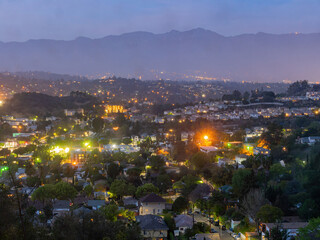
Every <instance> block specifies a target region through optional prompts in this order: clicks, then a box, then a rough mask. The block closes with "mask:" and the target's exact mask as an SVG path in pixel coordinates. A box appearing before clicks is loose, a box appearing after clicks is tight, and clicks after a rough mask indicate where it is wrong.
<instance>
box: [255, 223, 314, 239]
mask: <svg viewBox="0 0 320 240" xmlns="http://www.w3.org/2000/svg"><path fill="white" fill-rule="evenodd" d="M277 224H278V223H261V224H260V226H259V229H260V231H261V233H262V240H264V239H267V238H266V237H265V236H266V235H267V233H269V234H270V231H271V229H272V228H274V227H276V226H277ZM307 225H308V222H282V223H280V224H279V227H280V229H284V230H286V231H287V232H288V238H287V240H289V239H292V238H295V237H296V236H297V235H298V233H299V228H304V227H306V226H307Z"/></svg>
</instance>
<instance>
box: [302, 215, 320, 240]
mask: <svg viewBox="0 0 320 240" xmlns="http://www.w3.org/2000/svg"><path fill="white" fill-rule="evenodd" d="M319 226H320V217H318V218H313V219H311V220H310V221H309V223H308V225H307V226H306V227H304V228H300V229H299V239H300V240H316V239H320V228H319Z"/></svg>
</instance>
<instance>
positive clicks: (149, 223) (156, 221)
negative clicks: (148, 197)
mask: <svg viewBox="0 0 320 240" xmlns="http://www.w3.org/2000/svg"><path fill="white" fill-rule="evenodd" d="M136 220H137V222H138V223H139V226H140V228H141V234H142V236H143V237H144V239H152V240H166V239H167V236H168V230H169V228H168V226H167V224H166V223H165V221H164V220H163V218H162V217H160V216H156V215H151V214H147V215H140V216H136Z"/></svg>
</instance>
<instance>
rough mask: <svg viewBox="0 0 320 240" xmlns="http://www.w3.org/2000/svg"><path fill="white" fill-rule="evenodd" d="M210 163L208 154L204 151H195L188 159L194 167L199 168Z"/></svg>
mask: <svg viewBox="0 0 320 240" xmlns="http://www.w3.org/2000/svg"><path fill="white" fill-rule="evenodd" d="M209 163H210V158H209V156H208V155H207V154H206V153H204V152H197V153H196V154H194V155H193V156H192V157H191V159H190V164H191V165H192V166H193V167H194V168H195V169H196V170H201V169H202V168H204V167H205V166H206V165H208V164H209Z"/></svg>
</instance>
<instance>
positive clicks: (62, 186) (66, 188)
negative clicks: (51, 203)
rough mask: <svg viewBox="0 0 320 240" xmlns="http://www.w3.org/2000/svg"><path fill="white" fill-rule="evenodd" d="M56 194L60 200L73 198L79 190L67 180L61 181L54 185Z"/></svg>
mask: <svg viewBox="0 0 320 240" xmlns="http://www.w3.org/2000/svg"><path fill="white" fill-rule="evenodd" d="M54 191H55V195H56V197H57V198H58V199H60V200H73V199H74V198H75V197H76V196H77V194H78V192H77V190H76V189H75V188H74V187H73V186H72V185H70V184H69V183H66V182H59V183H57V184H56V185H54Z"/></svg>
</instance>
